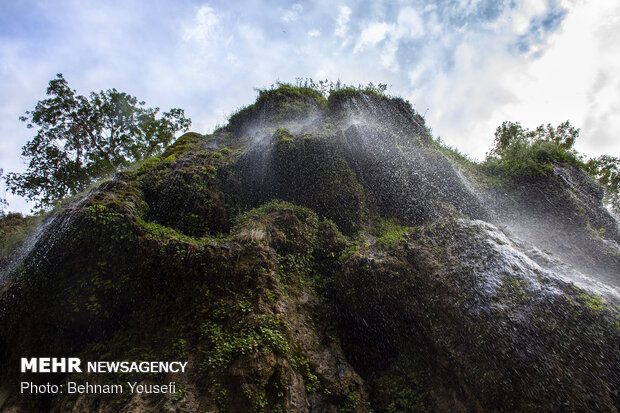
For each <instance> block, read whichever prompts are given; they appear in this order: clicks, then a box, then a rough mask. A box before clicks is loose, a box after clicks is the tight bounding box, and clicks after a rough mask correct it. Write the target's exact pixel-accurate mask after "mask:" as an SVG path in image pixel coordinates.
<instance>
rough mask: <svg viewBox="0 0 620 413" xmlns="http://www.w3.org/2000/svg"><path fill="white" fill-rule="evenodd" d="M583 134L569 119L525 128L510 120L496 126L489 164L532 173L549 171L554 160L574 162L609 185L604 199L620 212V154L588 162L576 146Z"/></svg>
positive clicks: (489, 165)
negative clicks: (534, 127)
mask: <svg viewBox="0 0 620 413" xmlns="http://www.w3.org/2000/svg"><path fill="white" fill-rule="evenodd" d="M578 137H579V129H575V128H574V127H573V126H571V124H570V123H569V122H568V121H566V122H564V123H561V124H560V125H558V126H557V127H555V128H553V127H552V126H551V125H550V124H547V125H540V126H538V127H537V128H536V129H534V130H530V129H525V128H523V127H522V126H521V124H520V123H519V122H509V121H506V122H504V123H502V124H501V126H498V127H497V129H496V130H495V141H494V145H493V149H492V150H491V152H490V153H489V154H488V155H487V160H486V162H485V165H486V166H487V167H490V168H491V169H496V170H500V171H504V172H506V171H507V172H508V173H509V174H510V175H532V174H540V173H545V172H548V171H550V170H551V169H552V167H551V165H550V164H551V162H563V163H571V164H573V165H575V166H578V167H580V168H582V169H584V170H585V171H587V172H588V173H590V175H592V176H593V177H594V178H595V179H596V180H597V181H598V182H599V183H600V184H601V185H602V186H603V188H605V198H604V203H605V204H607V205H609V206H611V208H612V209H613V210H614V211H615V212H616V213H620V158H616V157H613V156H609V155H603V156H600V157H598V158H595V159H594V158H593V159H589V160H588V161H587V162H585V163H584V161H583V156H579V155H578V154H577V152H576V151H575V150H574V149H573V146H574V145H575V140H576V139H577V138H578Z"/></svg>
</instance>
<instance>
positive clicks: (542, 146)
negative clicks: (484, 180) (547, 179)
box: [485, 121, 582, 176]
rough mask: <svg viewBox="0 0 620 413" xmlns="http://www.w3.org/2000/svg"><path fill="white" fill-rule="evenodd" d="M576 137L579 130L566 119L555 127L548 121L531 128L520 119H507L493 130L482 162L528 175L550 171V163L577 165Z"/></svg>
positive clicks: (514, 173) (511, 172)
mask: <svg viewBox="0 0 620 413" xmlns="http://www.w3.org/2000/svg"><path fill="white" fill-rule="evenodd" d="M578 136H579V129H575V128H574V127H573V126H571V124H570V122H568V121H566V122H564V123H561V124H560V125H558V126H557V127H556V128H553V127H552V126H551V125H550V124H548V125H546V126H545V125H540V126H538V127H537V128H536V129H534V130H530V129H527V128H523V126H521V124H520V123H519V122H516V123H515V122H509V121H506V122H504V123H502V125H501V126H499V127H498V128H497V130H496V131H495V141H494V146H493V149H491V152H490V153H489V154H487V160H486V162H485V164H486V165H487V166H489V167H491V168H498V169H503V170H504V171H505V172H508V173H510V175H530V176H533V175H544V174H546V173H548V172H550V171H551V170H552V169H553V168H552V166H551V163H552V162H560V163H570V164H574V165H575V166H580V165H581V164H582V162H581V161H580V160H579V158H578V156H577V153H576V152H575V151H574V150H573V145H574V144H575V140H576V139H577V137H578Z"/></svg>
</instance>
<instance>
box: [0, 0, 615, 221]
mask: <svg viewBox="0 0 620 413" xmlns="http://www.w3.org/2000/svg"><path fill="white" fill-rule="evenodd" d="M57 73H62V74H63V75H64V77H65V79H66V80H67V81H68V83H69V85H70V86H71V87H72V88H73V89H76V90H77V92H78V93H79V94H83V95H87V94H89V93H90V92H91V91H100V90H107V89H110V88H116V89H118V90H119V91H123V92H126V93H129V94H131V95H133V96H136V97H138V98H139V99H140V100H144V101H146V103H147V106H154V107H160V108H161V109H162V110H163V111H166V110H168V109H170V108H173V107H179V108H183V109H184V110H185V114H186V116H188V117H190V118H191V119H192V121H193V124H192V128H191V130H193V131H196V132H200V133H210V132H212V131H213V129H214V128H215V127H217V126H222V125H224V124H226V122H227V119H228V117H229V116H230V115H231V114H232V113H233V112H234V111H235V110H237V109H238V108H241V107H244V106H247V105H249V104H251V103H253V102H254V100H255V98H256V96H257V92H256V90H257V89H260V88H267V87H270V85H272V84H274V83H276V82H278V81H280V82H293V83H294V82H295V80H296V79H298V78H311V79H314V80H315V81H318V80H322V79H329V80H332V81H336V80H340V81H342V82H344V83H347V84H353V85H357V84H362V85H365V84H368V83H369V82H373V83H375V84H377V83H385V84H387V85H388V86H389V88H388V94H390V95H394V96H401V97H403V98H404V99H407V100H409V101H410V102H411V103H412V105H413V106H414V108H415V109H416V110H417V111H418V112H419V113H420V114H422V115H423V116H424V118H425V119H426V123H427V125H428V126H429V127H430V128H431V129H432V133H433V135H434V136H435V137H436V138H437V137H441V141H442V142H444V143H446V144H448V145H450V146H453V147H456V148H457V149H459V150H460V151H461V152H463V153H465V154H467V155H469V156H470V157H471V158H472V159H475V160H479V161H481V160H483V159H484V157H485V154H486V152H488V151H489V149H490V148H491V146H492V142H493V133H494V131H495V128H496V127H497V126H499V125H500V124H501V123H502V122H503V121H505V120H510V121H515V122H517V121H518V122H520V123H521V124H522V125H523V126H525V127H529V128H534V127H536V126H537V125H539V124H543V123H544V124H547V123H551V124H552V125H558V124H559V123H561V122H564V121H566V120H569V121H570V122H571V124H572V125H573V126H575V127H578V128H580V130H581V135H580V137H579V139H578V141H577V144H576V148H577V150H578V151H579V152H581V153H584V154H586V155H588V156H589V157H596V156H599V155H601V154H605V153H606V154H609V155H612V156H620V137H618V136H617V133H618V131H620V116H619V115H620V2H618V1H617V0H511V1H505V2H502V1H497V0H454V1H394V0H391V1H383V0H372V1H352V0H318V1H312V2H309V1H299V2H296V3H295V2H291V1H266V0H240V1H234V2H231V1H207V2H204V1H192V0H179V1H163V0H148V1H147V0H119V1H115V0H110V1H94V0H64V1H51V0H50V1H42V0H39V1H35V0H21V1H0V76H1V77H0V79H1V80H0V168H2V169H3V170H4V172H5V173H6V172H23V171H25V169H26V163H25V160H24V159H21V157H20V155H21V147H22V146H23V145H24V144H25V143H26V142H27V141H28V140H29V139H31V138H32V137H33V136H34V133H35V132H34V131H33V130H32V129H27V128H26V127H25V124H24V123H23V122H20V121H19V116H20V115H22V114H23V113H24V112H25V111H27V110H31V109H33V108H34V106H35V105H36V102H37V101H39V100H40V99H43V98H45V90H46V88H47V84H48V82H49V81H50V80H51V79H53V78H54V77H55V76H56V74H57ZM0 197H5V198H6V199H7V201H8V202H9V207H8V210H11V211H21V212H28V210H29V209H30V207H29V206H28V205H27V204H26V202H25V201H24V200H23V199H21V198H19V197H16V196H13V195H12V194H11V193H10V192H9V191H7V190H6V189H5V188H3V185H0Z"/></svg>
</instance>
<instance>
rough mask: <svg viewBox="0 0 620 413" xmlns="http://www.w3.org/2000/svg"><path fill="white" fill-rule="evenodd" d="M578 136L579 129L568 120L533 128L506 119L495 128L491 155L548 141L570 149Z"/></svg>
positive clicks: (505, 153)
mask: <svg viewBox="0 0 620 413" xmlns="http://www.w3.org/2000/svg"><path fill="white" fill-rule="evenodd" d="M577 137H579V129H575V128H574V127H573V126H571V124H570V122H569V121H566V122H564V123H560V124H559V125H558V126H556V127H555V128H553V126H551V124H547V125H546V126H545V125H540V126H538V127H537V128H536V129H534V130H530V129H524V128H523V127H522V126H521V124H520V123H519V122H516V123H515V122H509V121H506V122H504V123H502V125H501V126H498V127H497V129H496V130H495V142H494V146H493V149H492V150H491V154H492V155H497V156H499V157H504V156H506V155H508V154H509V152H510V150H511V149H514V148H515V147H518V146H521V147H525V146H533V145H536V144H540V143H542V142H550V143H553V144H555V145H557V146H558V147H559V148H561V149H564V150H567V151H568V150H571V149H572V148H573V145H574V144H575V140H576V139H577Z"/></svg>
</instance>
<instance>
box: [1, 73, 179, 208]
mask: <svg viewBox="0 0 620 413" xmlns="http://www.w3.org/2000/svg"><path fill="white" fill-rule="evenodd" d="M47 95H48V96H50V97H49V98H47V99H44V100H41V101H39V102H38V103H37V105H36V107H35V108H34V110H32V111H28V112H26V113H25V115H24V116H21V117H20V120H22V121H23V122H26V123H27V127H28V128H34V127H38V128H39V129H38V131H37V134H36V135H35V137H34V138H33V139H32V140H30V141H28V142H27V143H26V145H25V146H24V147H23V148H22V156H23V157H25V158H26V159H29V164H28V170H27V171H26V172H25V173H22V174H20V173H9V174H8V175H7V176H6V178H5V181H6V183H7V186H8V188H9V189H10V190H11V191H12V192H13V193H14V194H15V193H16V194H18V195H21V196H24V197H26V198H27V199H29V200H34V201H36V202H37V203H36V205H35V208H45V207H48V206H50V205H51V204H53V203H54V202H55V201H57V200H59V199H61V198H63V197H65V196H66V195H71V194H74V193H77V192H79V191H82V190H83V189H85V188H86V186H88V185H89V184H90V183H91V182H93V181H94V180H96V179H97V178H100V177H102V176H104V175H106V174H109V173H113V172H117V171H118V170H120V169H122V168H126V167H127V166H129V165H130V164H132V163H134V162H136V161H140V160H142V159H145V158H147V157H150V156H152V155H156V154H159V153H161V152H162V151H163V149H164V148H165V147H166V145H168V144H169V143H170V141H171V140H172V139H173V137H174V135H175V133H176V132H178V131H186V130H187V129H188V128H189V126H190V124H191V120H190V119H188V118H185V116H184V112H183V110H182V109H176V108H175V109H171V110H170V111H169V112H164V113H162V115H161V117H157V114H158V112H159V108H146V107H144V105H145V103H144V102H139V101H138V99H136V98H135V97H133V96H131V95H128V94H126V93H122V92H119V91H117V90H116V89H108V90H107V91H105V92H104V91H101V92H99V93H95V92H92V93H91V94H90V96H89V97H88V98H87V97H85V96H82V95H78V94H76V91H75V90H73V89H71V88H70V87H69V85H68V83H67V81H66V80H65V79H64V77H63V76H62V74H58V75H57V76H56V78H55V79H52V80H51V81H50V82H49V86H48V88H47Z"/></svg>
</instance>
